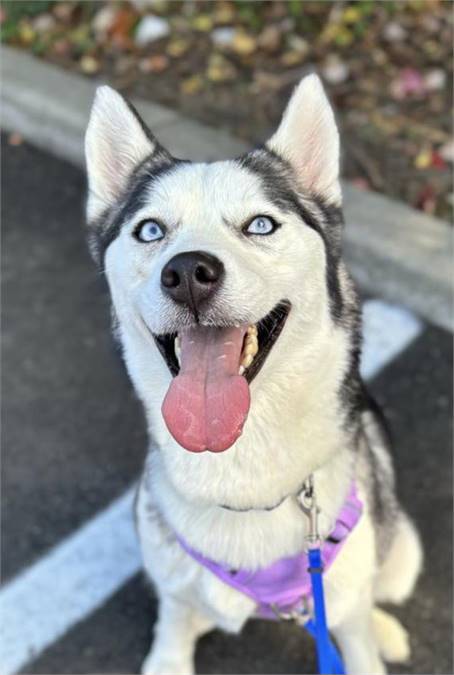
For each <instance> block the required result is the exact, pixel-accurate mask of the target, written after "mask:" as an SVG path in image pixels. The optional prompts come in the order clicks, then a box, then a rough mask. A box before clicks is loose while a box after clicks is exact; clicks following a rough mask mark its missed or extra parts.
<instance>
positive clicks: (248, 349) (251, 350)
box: [243, 342, 259, 356]
mask: <svg viewBox="0 0 454 675" xmlns="http://www.w3.org/2000/svg"><path fill="white" fill-rule="evenodd" d="M258 350H259V349H258V346H257V345H254V344H250V343H249V344H248V343H247V342H246V345H245V348H244V352H243V354H245V355H246V356H249V355H250V356H255V355H256V354H257V352H258Z"/></svg>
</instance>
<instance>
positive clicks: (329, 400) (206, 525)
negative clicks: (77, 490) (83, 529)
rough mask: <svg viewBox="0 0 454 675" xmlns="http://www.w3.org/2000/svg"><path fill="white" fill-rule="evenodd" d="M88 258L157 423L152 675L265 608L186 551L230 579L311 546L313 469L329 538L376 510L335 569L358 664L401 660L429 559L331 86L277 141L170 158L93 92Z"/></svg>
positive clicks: (334, 600)
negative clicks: (404, 488) (388, 399)
mask: <svg viewBox="0 0 454 675" xmlns="http://www.w3.org/2000/svg"><path fill="white" fill-rule="evenodd" d="M86 157H87V165H88V181H89V196H88V204H87V215H88V224H89V241H90V246H91V250H92V253H93V255H94V257H95V259H96V260H97V262H98V263H99V265H100V266H101V267H102V269H103V270H104V272H105V274H106V277H107V280H108V283H109V287H110V291H111V295H112V304H113V316H114V326H115V333H116V335H117V336H118V339H119V340H120V342H121V345H122V349H123V354H124V360H125V362H126V366H127V369H128V372H129V375H130V377H131V379H132V381H133V383H134V386H135V389H136V391H137V393H138V396H139V397H140V399H141V400H142V402H143V405H144V408H145V413H146V418H147V423H148V427H149V431H150V437H151V438H152V440H151V441H150V448H149V453H148V456H147V460H146V464H145V470H144V473H143V476H142V479H141V482H140V487H139V491H138V497H137V504H136V515H137V526H138V532H139V535H140V541H141V547H142V552H143V559H144V565H145V570H146V573H147V575H148V577H149V578H150V579H151V580H152V582H153V584H154V586H155V588H156V592H157V595H158V597H159V619H158V621H157V625H156V627H155V637H154V642H153V646H152V649H151V651H150V653H149V655H148V656H147V657H146V659H145V661H144V664H143V670H142V672H143V673H146V674H147V675H152V674H154V675H157V674H158V673H159V674H166V675H169V674H171V675H178V674H179V673H181V674H185V675H187V674H188V673H193V672H194V650H195V645H196V641H197V639H198V638H199V637H200V636H201V635H202V634H204V633H205V632H207V631H209V630H211V629H213V628H215V627H219V628H221V629H224V630H226V631H233V632H237V631H239V630H240V629H241V627H242V626H243V625H244V623H245V622H246V621H247V619H249V618H250V617H252V616H253V615H254V612H255V609H256V607H255V603H254V601H253V600H252V599H251V598H250V597H247V596H246V595H243V594H242V593H240V592H239V591H237V590H235V589H233V588H231V587H230V586H227V585H225V584H224V583H223V582H222V581H221V580H220V579H218V578H217V577H216V576H215V575H213V574H212V573H211V572H210V571H209V570H208V569H206V568H205V567H204V566H202V565H200V564H199V563H198V562H197V561H196V560H194V558H193V557H191V556H190V555H188V553H187V552H186V550H185V549H184V548H183V546H182V545H181V543H180V540H181V538H184V541H185V542H186V544H187V545H188V546H190V547H192V548H193V549H195V550H196V551H198V552H200V553H201V554H203V555H204V556H206V557H207V558H209V559H210V560H214V561H217V562H219V563H222V564H225V565H226V566H230V567H231V568H232V569H246V570H257V569H259V568H263V567H266V566H268V565H271V564H272V563H273V562H274V561H277V560H279V559H281V558H283V557H286V556H291V555H295V554H297V553H298V552H299V551H301V550H302V546H303V544H302V542H303V541H304V538H305V536H306V534H307V529H308V524H307V518H306V517H305V516H304V514H303V513H302V511H301V510H300V508H299V507H298V505H297V503H296V499H295V495H296V494H298V492H299V490H300V489H301V485H302V483H303V481H304V480H305V479H307V477H308V476H309V475H313V478H314V484H315V486H316V491H317V499H318V504H319V506H320V508H321V516H320V521H321V522H320V530H321V534H322V536H323V537H327V536H328V535H329V532H330V530H331V527H332V523H333V522H334V521H335V520H336V516H337V514H338V512H339V510H340V509H341V507H342V505H343V503H344V500H345V498H346V495H347V493H348V491H349V490H350V487H351V485H352V481H354V482H355V484H356V488H357V490H358V493H359V495H360V498H361V500H362V502H363V514H362V516H361V518H360V520H359V522H358V524H357V526H356V527H355V529H354V530H353V531H352V533H351V534H350V536H349V537H348V539H347V540H346V542H345V544H344V545H343V548H342V551H341V552H340V554H339V556H338V558H336V560H335V562H334V563H333V565H332V567H330V568H329V570H328V571H327V573H326V575H325V594H326V604H327V616H328V623H329V627H330V630H331V631H332V633H333V635H334V637H335V639H336V640H337V642H338V644H339V646H340V649H341V652H342V655H343V659H344V662H345V665H346V669H347V672H348V673H361V674H364V673H369V674H370V673H384V672H385V666H384V663H383V662H384V661H404V660H406V659H407V658H408V655H409V645H408V637H407V633H406V632H405V630H404V629H403V628H402V626H401V625H400V624H399V623H398V622H397V621H396V619H394V618H393V617H391V616H390V615H389V614H387V613H385V612H383V610H381V609H379V608H378V607H377V606H376V605H377V603H381V602H385V601H386V602H394V603H400V602H402V601H404V600H405V599H406V598H407V597H408V596H409V595H410V593H411V592H412V590H413V587H414V584H415V581H416V578H417V576H418V573H419V570H420V568H421V563H422V553H421V547H420V543H419V538H418V535H417V533H416V531H415V529H414V527H413V525H412V523H411V522H410V520H409V518H408V517H407V515H406V514H405V513H404V512H403V511H402V509H401V508H400V506H399V504H398V501H397V499H396V496H395V491H394V474H393V467H392V461H391V457H390V454H389V449H388V442H387V437H386V433H385V431H384V427H383V424H382V422H381V418H380V415H379V413H378V410H377V408H376V407H375V406H374V405H373V402H372V401H371V399H370V397H369V396H368V395H367V393H366V390H365V388H364V385H363V383H362V381H361V378H360V375H359V370H358V365H359V358H360V348H361V326H360V323H361V321H360V310H359V302H358V296H357V294H356V292H355V288H354V286H353V283H352V280H351V278H350V276H349V274H348V272H347V270H346V268H345V265H344V263H343V261H342V257H341V237H342V227H343V219H342V211H341V188H340V184H339V135H338V131H337V128H336V124H335V120H334V115H333V112H332V109H331V107H330V105H329V102H328V100H327V98H326V95H325V93H324V90H323V87H322V85H321V82H320V80H319V78H318V77H317V76H316V75H309V76H307V77H305V78H304V79H303V80H302V81H301V83H300V84H299V86H298V87H297V88H296V90H295V92H294V94H293V96H292V98H291V100H290V103H289V105H288V107H287V110H286V112H285V114H284V116H283V119H282V122H281V124H280V126H279V127H278V129H277V131H276V132H275V134H274V135H273V136H272V138H271V139H270V140H269V141H268V142H267V143H266V144H265V145H264V147H263V148H261V149H258V150H254V151H252V152H249V153H248V154H245V155H244V156H242V157H240V158H238V159H235V160H228V161H219V162H213V163H192V162H189V161H183V160H179V159H175V158H173V157H172V156H171V155H170V154H169V152H167V151H166V150H165V149H164V148H163V147H162V146H161V145H160V144H159V142H158V141H157V140H156V139H155V138H154V136H153V135H152V134H151V133H150V132H149V130H148V129H147V128H146V126H145V124H144V123H143V122H142V120H141V119H140V118H139V116H138V114H137V113H136V111H135V110H134V109H133V108H132V107H131V106H130V105H129V104H128V103H127V102H126V101H125V100H124V99H123V98H122V97H121V96H120V95H119V94H118V93H116V92H115V91H114V90H112V89H110V88H109V87H106V86H104V87H101V88H100V89H98V91H97V94H96V99H95V102H94V105H93V110H92V113H91V118H90V123H89V126H88V130H87V135H86Z"/></svg>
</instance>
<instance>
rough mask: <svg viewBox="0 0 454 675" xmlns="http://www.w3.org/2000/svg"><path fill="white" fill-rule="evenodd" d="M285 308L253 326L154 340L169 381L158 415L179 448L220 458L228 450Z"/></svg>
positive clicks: (205, 328) (287, 309)
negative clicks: (215, 454) (212, 454)
mask: <svg viewBox="0 0 454 675" xmlns="http://www.w3.org/2000/svg"><path fill="white" fill-rule="evenodd" d="M290 307H291V305H290V302H288V301H287V300H283V301H281V302H280V303H279V304H278V305H276V306H275V307H274V308H273V309H272V310H271V312H269V314H267V315H266V316H265V317H264V318H263V319H261V320H260V321H259V322H258V323H256V324H250V325H248V324H243V325H240V326H228V327H208V326H196V327H193V328H188V329H184V330H183V331H181V332H180V333H172V334H167V335H153V337H154V339H155V342H156V344H157V346H158V349H159V351H160V352H161V354H162V356H163V358H164V360H165V362H166V363H167V366H168V368H169V370H170V372H171V374H172V375H173V376H174V377H173V380H172V382H171V384H170V387H169V390H168V392H167V394H166V397H165V399H164V402H163V405H162V413H163V416H164V420H165V422H166V424H167V427H168V429H169V431H170V433H171V434H172V436H173V437H174V438H175V440H176V441H177V442H178V443H179V444H180V445H181V446H183V447H184V448H186V449H187V450H190V451H192V452H202V451H204V450H210V451H212V452H222V451H223V450H227V448H229V447H230V446H231V445H233V443H234V442H235V441H236V439H237V438H238V437H239V435H240V434H241V432H242V429H243V425H244V423H245V421H246V418H247V414H248V411H249V405H250V393H249V383H250V382H252V380H253V379H254V377H255V376H256V375H257V373H258V372H259V371H260V369H261V368H262V366H263V364H264V363H265V361H266V358H267V356H268V354H269V353H270V351H271V349H272V347H273V345H274V344H275V343H276V341H277V339H278V337H279V335H280V333H281V331H282V329H283V327H284V325H285V321H286V319H287V317H288V314H289V312H290Z"/></svg>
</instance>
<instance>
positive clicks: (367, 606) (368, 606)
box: [333, 591, 386, 675]
mask: <svg viewBox="0 0 454 675" xmlns="http://www.w3.org/2000/svg"><path fill="white" fill-rule="evenodd" d="M372 610H373V600H372V593H371V592H369V591H367V592H364V594H363V595H361V596H360V598H359V599H358V602H357V604H356V605H355V606H354V608H353V610H352V611H351V612H349V614H348V615H347V616H346V617H345V618H344V619H343V620H342V621H341V622H340V623H339V625H337V626H336V627H333V634H334V637H335V638H336V640H337V642H338V644H339V647H340V650H341V652H342V657H343V661H344V664H345V671H346V673H347V674H348V675H365V673H367V675H383V674H384V673H386V668H385V665H384V663H383V661H382V660H381V658H380V655H379V652H378V646H377V642H376V639H375V632H374V628H373V619H372Z"/></svg>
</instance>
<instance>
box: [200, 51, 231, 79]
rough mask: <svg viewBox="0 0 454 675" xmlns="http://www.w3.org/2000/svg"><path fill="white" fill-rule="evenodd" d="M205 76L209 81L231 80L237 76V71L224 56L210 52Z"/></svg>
mask: <svg viewBox="0 0 454 675" xmlns="http://www.w3.org/2000/svg"><path fill="white" fill-rule="evenodd" d="M206 76H207V79H208V80H210V82H226V81H228V80H233V79H234V78H235V77H236V76H237V71H236V68H235V66H234V65H233V63H231V62H230V61H228V60H227V59H226V58H225V57H224V56H222V55H221V54H212V55H211V56H210V58H209V60H208V66H207V71H206Z"/></svg>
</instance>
